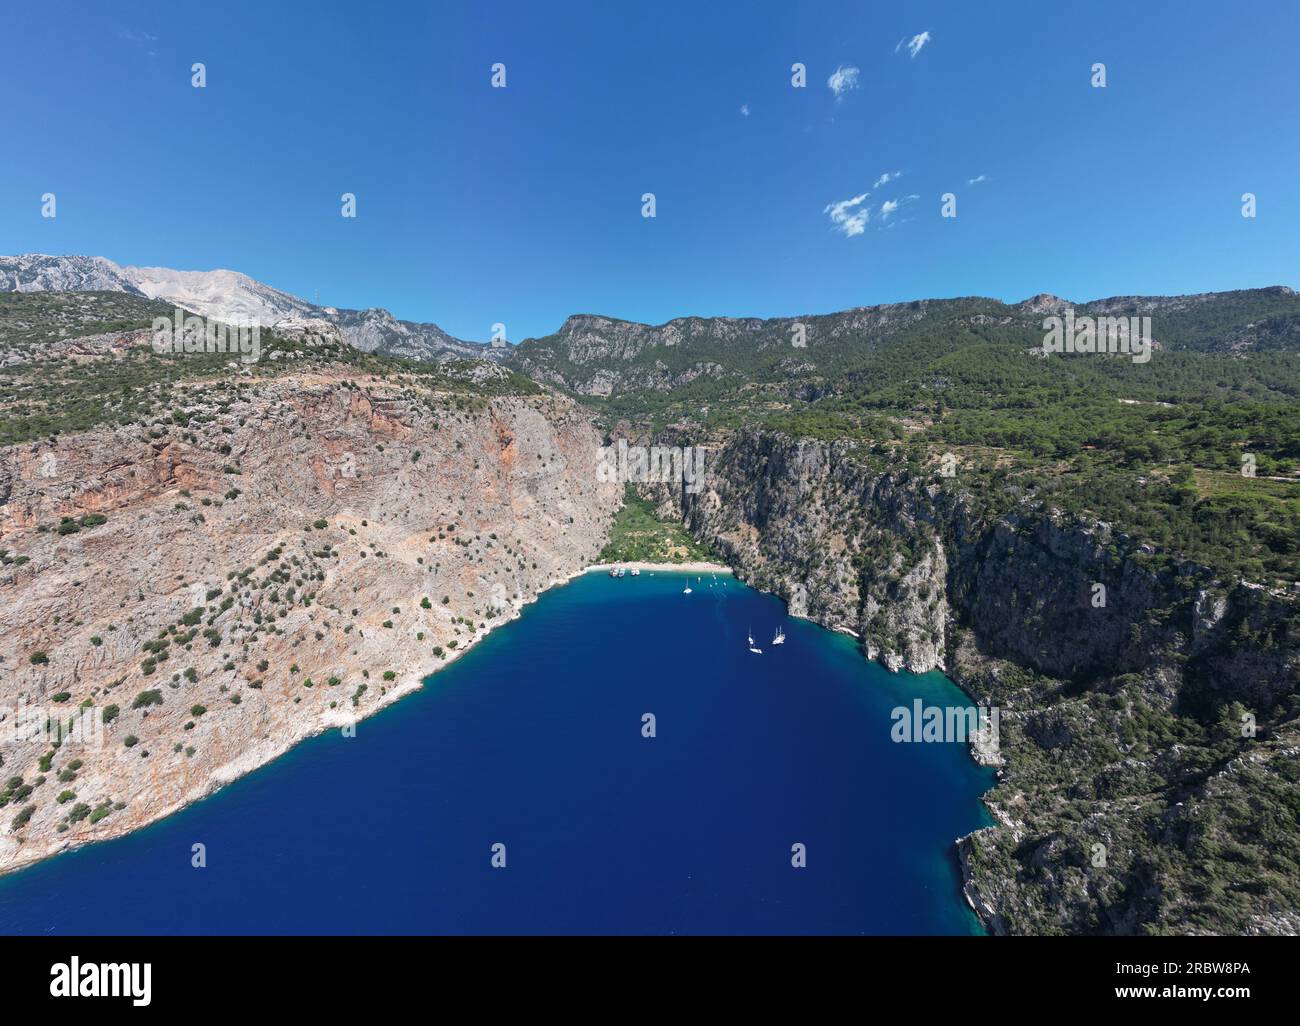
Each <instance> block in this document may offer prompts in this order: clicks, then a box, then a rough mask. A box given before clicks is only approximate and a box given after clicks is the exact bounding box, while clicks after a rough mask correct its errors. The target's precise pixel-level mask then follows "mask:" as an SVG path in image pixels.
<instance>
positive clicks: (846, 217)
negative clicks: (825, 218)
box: [822, 192, 871, 238]
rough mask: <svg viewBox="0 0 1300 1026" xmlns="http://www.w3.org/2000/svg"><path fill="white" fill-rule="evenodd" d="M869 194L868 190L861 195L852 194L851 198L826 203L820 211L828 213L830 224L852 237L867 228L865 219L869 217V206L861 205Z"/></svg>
mask: <svg viewBox="0 0 1300 1026" xmlns="http://www.w3.org/2000/svg"><path fill="white" fill-rule="evenodd" d="M870 195H871V194H870V193H869V192H864V193H863V194H862V195H861V196H854V197H853V198H852V199H846V200H840V201H839V202H838V203H828V204H827V205H826V209H825V210H823V211H822V213H823V214H829V215H830V219H831V224H833V225H834V226H835V227H836V228H838V229H839V230H840V231H842V232H843V233H844V234H845V235H846V236H848V237H849V238H853V236H855V235H861V234H862V233H863V232H864V231H866V230H867V221H868V220H869V219H870V217H871V211H870V208H868V207H864V206H862V201H863V200H865V199H866V198H867V197H868V196H870ZM855 208H856V209H855Z"/></svg>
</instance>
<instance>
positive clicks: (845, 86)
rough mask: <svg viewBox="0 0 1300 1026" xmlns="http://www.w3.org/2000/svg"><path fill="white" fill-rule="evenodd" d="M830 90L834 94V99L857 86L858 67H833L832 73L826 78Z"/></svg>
mask: <svg viewBox="0 0 1300 1026" xmlns="http://www.w3.org/2000/svg"><path fill="white" fill-rule="evenodd" d="M826 84H827V85H828V86H829V87H830V90H831V92H833V93H834V94H835V99H837V100H838V99H840V98H841V97H842V96H843V95H844V94H845V93H847V92H849V91H850V90H851V89H856V88H857V87H858V69H857V68H845V67H839V68H836V69H835V72H834V74H832V75H831V77H830V78H828V79H827V80H826Z"/></svg>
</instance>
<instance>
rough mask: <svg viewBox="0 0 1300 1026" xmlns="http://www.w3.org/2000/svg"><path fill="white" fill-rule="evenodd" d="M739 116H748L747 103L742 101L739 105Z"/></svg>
mask: <svg viewBox="0 0 1300 1026" xmlns="http://www.w3.org/2000/svg"><path fill="white" fill-rule="evenodd" d="M740 116H741V117H742V118H747V117H749V104H747V103H742V104H741V105H740Z"/></svg>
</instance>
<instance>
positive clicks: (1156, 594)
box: [647, 430, 1300, 933]
mask: <svg viewBox="0 0 1300 1026" xmlns="http://www.w3.org/2000/svg"><path fill="white" fill-rule="evenodd" d="M663 441H665V442H667V443H669V444H676V445H686V444H690V439H689V438H688V437H685V436H684V435H680V434H678V435H673V436H670V437H667V438H665V439H663ZM706 468H707V470H706V475H705V486H704V487H703V488H702V489H700V490H699V491H698V492H695V493H692V492H691V491H689V490H688V489H686V488H684V487H680V486H675V485H654V486H649V487H648V488H647V491H648V492H649V493H651V494H652V495H653V496H655V497H656V498H657V499H658V501H659V502H660V504H661V508H662V510H663V511H665V512H668V511H672V512H676V513H677V514H678V515H680V516H681V517H682V518H683V521H684V522H685V524H686V525H687V526H688V527H689V528H690V530H691V531H692V532H693V533H694V534H695V535H696V536H697V537H699V538H700V539H701V540H704V541H708V542H710V543H712V544H713V545H714V546H715V547H716V548H717V550H718V551H719V552H720V553H721V554H722V555H724V556H725V558H726V559H727V560H728V561H729V562H731V563H732V564H733V565H734V566H735V567H736V569H737V571H738V572H739V573H740V574H742V575H743V576H744V577H746V578H747V579H748V580H749V581H750V582H751V583H752V584H754V585H755V586H756V587H759V588H762V589H765V590H768V591H772V592H774V593H776V594H778V595H780V596H781V597H783V598H784V599H785V600H786V601H787V602H788V603H789V608H790V611H791V613H792V614H794V615H799V616H807V617H809V618H811V619H813V620H814V621H816V622H818V623H821V624H823V625H824V626H827V627H831V628H838V629H845V628H847V629H851V630H852V631H854V632H855V633H857V634H859V635H860V636H861V638H862V644H863V649H864V654H865V655H866V656H867V657H868V658H872V659H878V660H879V661H881V662H882V663H884V664H885V665H887V666H889V667H890V668H892V669H900V668H907V669H909V670H913V671H917V672H921V671H925V670H930V669H933V668H936V667H938V668H943V669H945V671H946V672H947V673H948V674H949V675H950V676H951V677H952V678H953V679H954V680H955V681H956V682H957V683H958V684H959V685H960V686H961V687H963V688H964V689H965V690H966V691H967V693H969V694H970V695H971V696H972V697H973V698H974V699H975V700H976V701H977V702H978V703H979V704H981V705H985V706H994V707H998V708H999V709H1000V710H1001V731H1000V734H1001V736H1000V739H999V744H998V745H997V746H996V747H988V746H982V745H980V746H974V747H973V752H972V754H973V755H974V756H975V757H976V758H977V759H979V760H980V761H981V762H984V763H986V764H990V765H996V766H999V767H1002V768H1001V769H1000V770H999V779H1000V781H1001V782H1000V784H999V785H998V786H997V787H996V788H995V789H994V790H993V791H991V792H990V793H989V794H988V795H987V796H986V798H985V801H986V804H987V805H988V806H989V808H990V810H991V811H992V813H993V815H994V817H995V818H996V819H997V821H998V825H997V826H995V827H991V828H988V829H986V830H982V831H979V832H977V833H975V834H973V835H971V836H970V837H968V838H963V839H962V840H961V841H960V842H959V845H958V850H959V855H960V861H961V865H962V867H963V872H964V874H965V878H966V893H967V897H968V900H969V901H970V902H971V904H972V906H973V907H974V908H975V909H976V911H977V912H978V913H979V914H980V916H981V917H982V918H983V919H984V921H985V923H986V924H987V925H988V926H989V927H990V928H991V929H993V930H994V931H1005V932H1053V931H1055V932H1113V933H1134V932H1146V931H1149V930H1151V929H1174V930H1179V931H1181V932H1261V933H1270V932H1295V931H1296V930H1297V928H1300V920H1297V919H1296V917H1295V915H1294V910H1291V911H1290V912H1288V911H1287V909H1286V908H1284V907H1281V905H1279V902H1281V904H1282V905H1284V904H1285V899H1284V898H1280V897H1279V895H1281V894H1282V893H1283V888H1282V887H1279V886H1278V885H1277V884H1276V883H1274V882H1273V881H1274V880H1275V879H1276V880H1280V879H1282V878H1284V877H1285V876H1286V874H1287V873H1288V872H1289V870H1287V869H1286V868H1285V867H1286V866H1288V865H1290V864H1291V863H1290V861H1288V860H1291V859H1294V858H1295V857H1297V856H1298V855H1300V853H1298V852H1296V851H1295V850H1293V849H1294V848H1295V846H1296V845H1295V840H1294V830H1293V826H1294V824H1293V823H1292V825H1291V828H1290V830H1289V832H1288V828H1286V827H1279V826H1275V825H1274V823H1275V822H1276V819H1275V817H1278V816H1280V817H1281V818H1282V820H1285V819H1286V815H1287V814H1286V812H1285V809H1286V808H1287V807H1288V803H1294V801H1295V793H1296V785H1295V784H1294V783H1293V781H1294V780H1295V778H1296V776H1297V771H1296V769H1295V764H1296V760H1297V756H1298V754H1300V730H1298V729H1297V721H1296V719H1295V717H1294V714H1293V713H1291V712H1288V711H1287V710H1288V709H1289V708H1292V707H1293V706H1294V701H1295V697H1294V696H1295V695H1296V693H1297V691H1300V601H1298V600H1297V597H1296V595H1294V594H1282V593H1278V592H1272V591H1268V590H1265V589H1263V588H1261V587H1259V586H1256V585H1253V584H1250V583H1248V582H1243V581H1231V580H1219V579H1216V577H1215V575H1214V574H1212V573H1211V572H1210V571H1209V570H1207V569H1206V568H1204V567H1199V566H1195V565H1192V564H1187V563H1184V564H1174V565H1172V566H1169V565H1165V564H1157V563H1155V562H1153V561H1151V560H1149V559H1147V558H1146V557H1147V555H1148V554H1149V553H1148V552H1147V551H1144V547H1143V546H1141V545H1139V544H1137V543H1136V542H1135V541H1134V540H1133V539H1130V538H1127V537H1123V536H1120V535H1117V534H1116V533H1114V532H1112V530H1111V529H1110V528H1109V527H1108V526H1107V525H1105V524H1100V523H1095V522H1092V523H1088V522H1082V521H1078V520H1074V519H1067V518H1063V517H1061V516H1059V515H1057V514H1054V513H1053V512H1052V511H1051V510H1050V509H1045V508H1042V507H1040V506H1030V505H1022V506H1014V505H1013V507H1012V508H1011V509H1010V511H1008V512H1006V513H1004V514H1002V515H1000V516H994V517H991V518H981V517H980V516H978V515H976V514H975V513H974V512H973V509H974V506H973V503H972V502H971V496H970V495H969V494H968V493H967V491H966V490H965V485H964V483H963V481H962V479H961V474H960V471H959V472H958V473H957V475H956V476H955V477H954V478H952V479H944V478H942V477H941V475H940V474H939V471H938V469H937V468H936V469H935V472H934V473H933V474H926V475H921V474H919V473H916V472H915V471H914V470H913V471H908V470H907V469H905V468H899V467H897V466H891V465H890V464H889V462H888V460H887V459H879V458H875V456H874V455H873V454H872V453H871V452H870V451H869V450H866V449H861V448H857V447H854V446H851V445H843V444H837V443H826V442H821V441H812V440H807V439H795V438H790V437H787V436H784V435H781V434H776V433H770V432H763V431H752V430H751V431H741V432H738V433H736V434H735V435H732V436H731V437H729V438H727V439H725V440H722V441H720V442H716V443H714V444H713V445H712V448H711V451H710V452H709V455H708V458H707V459H706ZM1225 715H1226V716H1227V720H1226V721H1225V720H1224V717H1225ZM1243 716H1248V717H1249V720H1250V724H1251V728H1250V729H1251V730H1255V729H1256V727H1257V732H1256V733H1249V735H1248V733H1247V732H1246V731H1245V730H1243V731H1242V732H1241V733H1240V734H1239V732H1238V720H1239V719H1240V718H1241V717H1243ZM1216 719H1217V720H1218V725H1217V726H1216ZM1242 722H1243V723H1244V722H1245V720H1242ZM1261 795H1266V796H1268V797H1267V799H1266V800H1260V797H1259V796H1261ZM1288 796H1289V797H1288ZM1247 803H1254V808H1255V809H1256V810H1262V811H1258V812H1257V815H1258V821H1255V820H1252V819H1251V818H1250V815H1256V813H1251V814H1250V815H1247V814H1246V813H1243V812H1242V811H1241V810H1242V809H1243V808H1247V807H1249V806H1248V804H1247ZM1279 830H1280V831H1281V833H1278V831H1279ZM1269 836H1272V837H1274V838H1275V840H1274V841H1272V842H1269V843H1264V844H1261V845H1260V846H1259V847H1258V848H1255V849H1253V850H1252V852H1251V853H1250V854H1249V855H1245V854H1241V852H1242V845H1243V844H1254V843H1255V839H1257V838H1259V837H1269ZM1282 838H1285V839H1286V840H1285V845H1284V849H1285V850H1278V849H1277V843H1278V840H1279V839H1282ZM1222 851H1235V852H1237V853H1238V854H1237V855H1236V856H1234V859H1235V860H1236V861H1235V862H1232V863H1230V864H1225V865H1223V866H1217V867H1216V865H1215V862H1214V860H1215V859H1216V858H1217V857H1218V856H1217V853H1218V852H1222ZM1099 852H1100V853H1101V854H1100V855H1098V853H1099ZM1099 858H1100V859H1101V862H1102V865H1101V866H1097V865H1095V863H1096V861H1097V860H1098V859H1099ZM1273 862H1276V864H1277V865H1276V867H1274V866H1273V865H1271V863H1273ZM1244 866H1249V867H1250V869H1249V872H1250V873H1252V874H1255V875H1254V876H1253V877H1252V878H1251V880H1250V881H1249V882H1247V881H1246V880H1245V879H1244V877H1245V876H1246V875H1247V870H1246V869H1245V868H1243V867H1244ZM1279 867H1280V868H1279ZM1224 875H1227V876H1231V877H1233V878H1235V879H1236V882H1235V887H1236V889H1237V893H1238V895H1239V896H1238V897H1236V898H1235V900H1230V899H1229V898H1221V899H1220V898H1216V899H1215V900H1214V901H1211V900H1210V899H1208V898H1206V897H1205V895H1212V894H1218V893H1220V891H1219V890H1218V889H1216V888H1221V887H1222V884H1216V883H1215V882H1214V881H1215V880H1216V879H1217V878H1219V877H1222V876H1224Z"/></svg>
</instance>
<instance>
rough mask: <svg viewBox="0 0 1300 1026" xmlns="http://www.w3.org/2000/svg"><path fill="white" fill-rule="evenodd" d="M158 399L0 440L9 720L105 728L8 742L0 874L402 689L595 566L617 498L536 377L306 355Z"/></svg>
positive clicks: (126, 824) (1, 596)
mask: <svg viewBox="0 0 1300 1026" xmlns="http://www.w3.org/2000/svg"><path fill="white" fill-rule="evenodd" d="M134 341H135V342H140V341H142V340H141V339H136V340H134ZM146 344H147V343H146ZM92 349H93V347H92ZM168 402H169V403H170V405H171V407H172V408H173V409H174V410H175V411H176V412H175V413H174V414H173V415H172V416H171V417H168V418H163V419H157V420H154V421H153V422H152V423H147V424H146V423H140V424H137V423H131V424H125V425H119V424H104V425H100V426H97V427H94V428H92V429H90V430H86V431H79V432H72V433H63V434H60V435H58V436H57V437H54V438H53V439H51V438H41V439H39V440H34V441H30V442H25V443H22V444H18V445H12V446H9V447H8V448H5V449H0V706H4V707H5V708H4V710H3V713H2V714H3V716H4V717H5V718H7V719H10V721H11V724H10V725H12V723H14V722H16V719H15V718H16V717H20V716H22V715H23V714H24V713H25V712H30V711H31V710H34V709H36V710H48V713H42V714H41V719H42V720H43V719H45V717H46V715H48V717H49V718H50V719H52V720H57V721H60V722H61V721H62V716H63V714H64V711H66V715H67V716H68V717H71V716H72V715H73V714H74V713H75V712H76V711H77V710H78V708H79V707H82V706H86V707H90V708H92V709H94V710H98V711H100V712H104V713H105V714H107V718H109V722H108V725H107V727H106V729H105V732H104V737H103V743H102V745H100V744H94V743H87V742H85V741H84V740H83V741H81V742H77V741H74V740H73V739H68V740H65V741H63V743H62V744H57V743H56V744H52V743H50V741H49V740H47V739H44V738H34V739H31V740H28V741H24V742H21V743H17V744H14V743H8V744H6V745H5V746H4V747H3V751H2V752H0V754H2V756H3V768H2V769H0V788H2V789H3V790H0V803H2V804H4V805H5V806H7V807H6V809H5V812H6V814H7V815H6V816H5V820H4V822H3V824H0V871H5V870H11V869H14V868H16V867H18V866H21V865H24V864H27V863H30V862H32V861H35V860H37V859H39V858H42V857H44V856H47V855H49V854H52V853H53V852H56V851H58V850H60V849H62V848H65V847H67V846H69V845H75V844H80V843H84V842H87V841H91V840H98V839H103V838H108V837H112V836H116V835H119V834H122V833H125V832H127V831H129V830H132V829H135V828H137V827H140V826H142V825H144V824H146V823H149V822H151V821H153V820H156V819H158V818H160V817H162V816H164V815H167V814H168V813H169V812H171V811H173V810H175V809H177V808H179V807H181V806H183V805H185V804H186V803H188V802H191V801H193V800H195V799H197V798H199V797H200V796H202V795H204V794H206V793H208V792H209V791H211V790H213V789H214V788H216V787H219V786H220V785H221V784H222V783H224V782H227V781H230V780H232V779H233V778H235V777H236V776H238V775H240V774H242V773H245V772H247V771H249V770H251V769H253V768H254V767H256V766H258V765H260V764H262V763H265V762H267V761H268V760H270V759H272V758H274V757H275V756H277V755H278V754H280V753H281V752H283V751H285V750H286V749H287V748H289V747H290V746H291V745H293V744H294V743H296V742H297V741H298V740H300V739H302V738H304V737H306V736H308V735H310V734H312V733H315V732H319V731H321V730H325V729H329V728H342V727H345V726H347V725H349V724H353V723H355V722H356V721H357V720H360V719H362V718H363V717H365V716H367V715H368V714H370V713H373V712H374V711H375V710H377V709H379V708H380V707H382V706H384V705H386V704H388V703H390V702H393V701H395V700H396V699H397V698H399V697H400V696H402V695H404V694H406V693H408V692H410V691H411V690H412V689H415V688H418V687H419V686H420V682H421V679H422V678H423V677H424V676H425V675H427V674H428V673H430V672H431V671H433V670H436V669H437V668H438V667H439V666H442V665H444V664H445V663H446V662H447V661H448V660H449V659H452V658H454V657H455V656H456V655H457V654H459V653H460V652H463V651H464V650H465V649H466V648H467V647H468V646H470V645H472V644H473V643H474V641H475V640H477V639H479V638H481V637H483V636H484V634H485V633H486V631H487V630H489V629H491V627H493V626H494V625H496V624H500V623H502V622H505V621H506V620H508V619H510V618H512V617H513V616H515V615H517V611H518V609H519V608H520V606H521V605H523V604H524V603H526V602H528V601H530V600H531V599H532V598H533V597H535V596H536V594H537V593H538V592H539V591H541V590H543V589H545V588H546V587H548V586H549V585H552V584H554V583H556V582H557V581H563V580H565V579H567V578H568V577H569V576H571V575H573V574H574V573H575V572H577V571H579V570H580V568H582V567H583V566H584V565H586V564H588V563H590V562H592V561H593V560H594V557H595V555H596V553H597V552H598V551H599V550H600V547H601V545H602V544H603V541H604V539H605V537H606V536H607V533H608V528H609V524H610V522H611V520H612V517H613V514H614V512H615V511H616V509H617V507H618V505H619V503H620V500H621V488H620V486H618V485H616V484H602V483H600V482H599V481H598V480H597V474H596V472H595V467H594V459H595V448H596V445H597V444H598V441H597V438H596V436H595V434H594V432H593V430H592V428H591V426H590V423H589V419H588V417H587V415H586V414H585V412H584V411H582V410H580V409H579V408H577V407H575V406H574V405H573V403H572V402H570V401H569V400H567V399H563V398H559V397H555V396H551V395H547V394H539V395H505V396H496V397H491V396H488V397H473V396H471V397H468V398H467V397H465V396H463V395H460V394H442V393H440V392H438V391H437V390H436V389H430V388H425V387H422V386H420V385H418V384H414V385H413V384H411V383H410V382H408V381H405V380H401V379H398V378H396V377H394V376H377V377H376V376H367V375H364V374H363V375H358V373H357V372H356V370H355V369H354V368H348V367H340V368H337V369H330V368H328V367H325V368H315V369H307V368H304V369H303V370H301V371H298V372H293V373H288V374H281V375H280V376H277V377H271V378H267V379H260V378H254V379H251V380H230V379H220V378H218V379H216V380H209V381H199V382H193V381H191V382H183V383H178V384H175V385H174V386H172V391H171V392H170V393H169V395H168ZM0 726H8V725H6V724H0ZM42 726H44V724H42ZM356 729H357V730H364V729H365V725H364V723H362V724H361V725H360V726H358V727H357V728H356ZM42 733H43V732H42Z"/></svg>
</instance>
